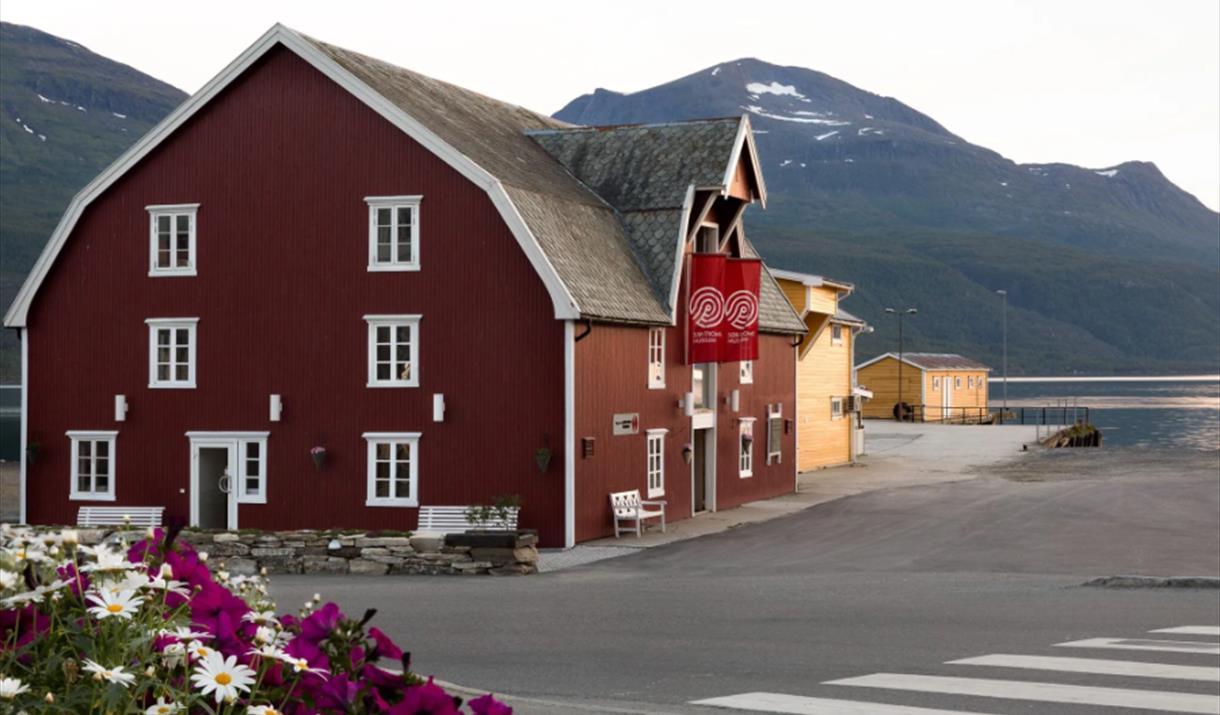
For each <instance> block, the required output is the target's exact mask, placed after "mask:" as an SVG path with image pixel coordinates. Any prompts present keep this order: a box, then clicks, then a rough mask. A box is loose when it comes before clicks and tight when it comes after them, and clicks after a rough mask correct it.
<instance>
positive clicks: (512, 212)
mask: <svg viewBox="0 0 1220 715" xmlns="http://www.w3.org/2000/svg"><path fill="white" fill-rule="evenodd" d="M278 45H282V46H283V47H285V48H287V49H288V50H290V51H291V52H293V53H294V54H296V55H297V56H298V57H300V58H301V59H303V60H305V61H306V62H308V63H309V64H310V65H312V66H313V67H314V68H315V69H317V70H318V71H319V72H321V73H322V74H323V75H325V76H326V77H328V78H330V79H331V80H333V81H334V82H335V83H336V84H338V85H339V86H340V87H342V88H343V89H344V90H346V91H347V92H349V93H350V94H351V95H352V96H354V97H356V98H357V99H358V100H360V101H361V102H363V103H364V104H365V105H366V106H368V107H369V108H370V109H372V110H373V111H375V112H377V113H378V114H380V115H381V116H382V117H383V118H385V119H386V120H387V121H389V122H390V123H391V124H393V125H394V126H396V127H398V128H399V129H400V130H402V132H403V133H405V134H406V135H407V136H409V137H411V138H412V139H414V140H415V141H417V142H419V143H420V144H421V145H422V146H423V147H424V148H425V149H427V150H428V151H430V152H432V153H433V154H435V155H436V156H437V157H439V158H440V159H441V160H442V161H444V162H445V163H446V164H448V165H449V166H451V167H453V168H454V170H456V171H457V172H458V173H460V174H462V175H463V176H464V177H466V178H467V179H469V180H470V181H471V182H472V183H474V184H475V185H476V186H478V187H479V188H481V189H483V190H484V191H486V192H487V194H488V196H489V197H490V198H491V201H492V203H493V204H494V205H495V207H496V209H497V210H498V211H499V212H500V216H501V218H502V219H503V220H504V222H505V223H506V224H507V225H508V227H509V230H510V231H512V234H513V236H514V238H516V239H517V242H518V243H519V244H520V246H521V249H522V250H523V251H524V252H525V255H526V258H527V259H528V260H529V262H530V264H531V265H532V266H533V267H534V270H535V271H536V272H537V273H538V276H539V278H541V279H542V282H543V284H544V285H545V286H546V289H547V292H548V293H549V294H550V296H551V303H552V305H553V307H554V309H555V317H556V318H558V319H565V318H568V319H575V318H579V317H580V307H579V306H578V305H577V303H576V300H575V298H574V297H573V296H572V294H571V292H570V291H569V290H568V288H567V286H565V285H564V284H563V281H562V279H561V278H560V277H559V274H558V272H557V271H556V270H555V267H554V266H553V265H552V264H551V262H550V260H549V259H548V258H547V256H546V255H545V254H544V253H543V251H542V247H541V245H540V244H539V243H538V239H537V237H535V236H534V234H533V233H532V232H531V231H530V230H529V227H528V226H527V225H526V223H525V221H524V220H523V219H522V218H521V215H520V213H519V212H518V211H517V209H516V207H515V206H514V205H513V203H512V200H511V199H510V198H509V196H508V192H507V191H505V189H504V186H503V185H502V184H501V183H500V181H499V180H498V179H497V178H496V177H494V176H492V175H491V174H490V173H488V172H487V171H486V170H485V169H483V168H482V167H481V166H479V165H478V164H476V163H475V162H474V161H473V160H471V159H470V158H469V157H467V156H466V155H464V154H462V153H461V152H459V151H458V150H457V149H455V148H454V147H452V146H450V145H449V144H448V143H447V142H445V141H444V140H442V139H441V138H440V137H438V136H437V135H436V134H435V133H433V132H432V131H431V130H429V129H428V128H426V127H425V126H423V125H422V124H420V123H419V122H418V121H417V120H416V119H414V118H413V117H411V116H410V115H408V114H407V113H406V112H404V111H403V110H402V109H401V108H400V107H398V106H397V105H396V104H394V103H393V102H391V101H390V100H388V99H386V98H385V97H384V96H382V95H381V94H378V93H377V92H375V91H374V90H373V89H372V88H371V87H369V86H368V85H367V84H365V83H364V82H362V81H360V80H359V79H357V78H356V77H355V76H354V75H352V74H351V73H350V72H348V71H347V70H346V69H344V68H343V67H341V66H340V65H339V63H337V62H335V61H334V60H333V59H331V58H330V57H328V56H327V55H326V54H325V53H324V52H322V51H321V50H320V49H319V48H318V47H317V46H316V45H314V44H313V43H312V42H310V41H309V40H307V39H306V38H305V37H304V36H302V35H300V34H299V33H297V32H296V31H295V30H292V29H290V28H288V27H286V26H284V25H281V24H279V23H276V24H275V25H274V26H272V27H271V29H269V30H267V32H265V33H263V35H262V37H260V38H259V39H258V40H256V41H255V42H254V44H252V45H251V46H250V47H248V48H246V50H245V51H244V52H242V53H241V54H240V55H238V56H237V58H236V59H234V60H233V61H232V62H230V63H229V65H228V66H227V67H225V68H224V69H223V70H221V72H220V74H218V75H216V76H215V77H213V78H212V79H211V80H210V81H209V82H208V83H207V84H205V85H204V86H203V88H202V89H200V90H199V91H198V92H196V93H195V94H194V95H193V96H191V97H190V98H189V99H187V100H186V101H185V102H183V103H182V104H181V105H180V106H179V107H178V108H177V109H175V110H174V111H173V112H172V113H170V115H169V116H167V117H166V118H165V119H163V120H161V122H160V123H159V124H157V125H156V126H155V127H153V128H152V129H151V130H150V131H149V132H148V133H147V134H145V135H144V136H143V137H141V138H140V140H139V141H137V142H136V143H135V144H134V145H132V147H131V148H130V149H128V150H127V151H126V152H124V153H123V154H122V155H121V156H120V157H119V158H118V159H116V160H115V161H114V163H112V164H111V165H110V166H108V167H107V168H106V169H105V170H103V171H102V172H101V173H100V174H98V175H97V176H96V177H95V178H94V179H93V180H92V181H90V182H89V184H87V185H86V186H85V188H83V189H81V190H80V192H78V193H77V194H76V196H74V197H73V198H72V201H71V202H70V203H69V204H68V208H67V209H66V210H65V211H64V214H63V216H62V217H61V218H60V220H59V224H58V225H57V226H56V227H55V231H54V232H53V233H52V234H51V238H50V240H48V241H47V245H46V247H45V248H44V249H43V251H42V254H41V255H40V256H39V257H38V260H37V261H36V262H35V263H34V267H33V268H32V269H31V270H30V273H29V275H28V276H27V277H26V280H25V282H24V283H23V284H22V286H21V290H20V291H18V293H17V297H16V298H15V299H14V300H13V304H12V306H10V307H9V309H8V312H7V313H6V314H5V316H4V325H5V327H9V328H24V327H26V321H27V319H28V317H29V310H30V306H31V305H32V304H33V301H34V295H35V294H36V293H37V292H38V289H39V287H40V286H41V285H42V283H43V281H44V280H46V277H47V275H48V274H49V273H50V270H51V266H52V265H53V264H54V263H55V260H56V258H58V256H59V254H60V252H61V251H62V250H63V248H64V245H65V244H66V243H67V240H68V236H70V235H71V233H72V230H73V228H75V226H76V223H77V222H78V221H79V220H80V217H81V215H82V214H83V213H84V210H85V209H86V208H87V207H88V206H89V205H90V204H91V203H92V202H93V201H94V200H95V199H97V198H98V197H99V196H101V195H102V194H103V193H104V192H105V191H106V190H107V189H109V188H110V187H111V186H112V185H113V184H114V183H115V182H116V181H118V180H119V179H120V178H121V177H122V176H123V175H124V174H126V173H127V172H128V171H129V170H131V169H132V168H133V167H134V166H135V165H136V164H138V163H139V162H140V161H141V160H142V159H143V158H144V157H145V156H147V155H148V154H149V153H151V152H152V151H153V150H154V149H156V148H157V147H158V146H159V145H160V144H161V142H163V141H165V140H166V139H167V138H168V137H169V136H170V135H172V134H173V133H174V132H175V131H177V130H178V128H179V127H181V126H182V125H183V124H185V123H186V122H187V121H188V120H189V119H190V118H191V117H193V116H194V115H195V114H196V113H197V112H199V111H200V110H201V109H203V107H205V106H206V105H207V104H208V103H209V102H210V101H211V100H212V99H214V98H215V97H216V96H217V95H219V94H220V93H221V92H222V91H223V90H224V89H225V88H226V87H228V86H229V85H230V84H231V83H232V82H233V81H234V80H236V79H237V78H238V77H240V76H241V75H242V74H243V73H244V72H245V71H246V70H247V69H249V68H250V67H251V66H252V65H253V64H254V63H255V62H257V61H258V60H259V59H260V58H261V57H263V56H264V55H266V54H267V53H268V52H270V51H271V50H272V49H274V48H275V47H276V46H278Z"/></svg>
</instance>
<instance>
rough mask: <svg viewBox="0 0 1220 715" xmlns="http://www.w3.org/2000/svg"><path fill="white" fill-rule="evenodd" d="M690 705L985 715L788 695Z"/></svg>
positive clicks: (836, 714)
mask: <svg viewBox="0 0 1220 715" xmlns="http://www.w3.org/2000/svg"><path fill="white" fill-rule="evenodd" d="M690 704H691V705H710V706H711V707H715V708H733V709H735V710H750V711H753V712H761V713H787V714H788V715H984V714H983V713H976V712H968V711H965V710H934V709H930V708H917V707H913V706H910V705H887V704H885V703H868V702H862V701H859V700H835V699H833V698H806V697H802V696H800V695H785V694H784V693H740V694H738V695H729V696H726V697H723V698H708V699H707V700H692V701H691V703H690Z"/></svg>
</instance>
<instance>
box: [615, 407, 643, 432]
mask: <svg viewBox="0 0 1220 715" xmlns="http://www.w3.org/2000/svg"><path fill="white" fill-rule="evenodd" d="M639 433H640V413H639V412H623V413H620V414H616V415H615V416H614V436H615V437H618V436H620V435H625V434H639Z"/></svg>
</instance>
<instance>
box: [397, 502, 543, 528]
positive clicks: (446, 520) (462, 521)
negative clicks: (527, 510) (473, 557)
mask: <svg viewBox="0 0 1220 715" xmlns="http://www.w3.org/2000/svg"><path fill="white" fill-rule="evenodd" d="M469 508H470V507H467V506H421V507H420V508H419V528H418V529H417V530H416V531H417V532H421V533H432V534H460V533H462V532H464V531H466V530H467V529H470V528H473V527H474V524H471V523H470V522H469V521H467V519H466V510H467V509H469ZM520 511H521V509H520V507H509V508H508V515H507V517H506V518H504V519H495V518H493V520H492V521H491V522H490V523H488V524H486V525H480V528H483V529H494V530H495V531H516V530H517V514H518V512H520Z"/></svg>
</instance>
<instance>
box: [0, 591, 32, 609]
mask: <svg viewBox="0 0 1220 715" xmlns="http://www.w3.org/2000/svg"><path fill="white" fill-rule="evenodd" d="M27 603H42V590H41V589H34V590H33V591H23V592H21V593H17V594H13V595H12V596H9V597H8V598H6V599H4V600H3V601H0V606H4V607H5V608H21V607H22V606H24V605H26V604H27Z"/></svg>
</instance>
